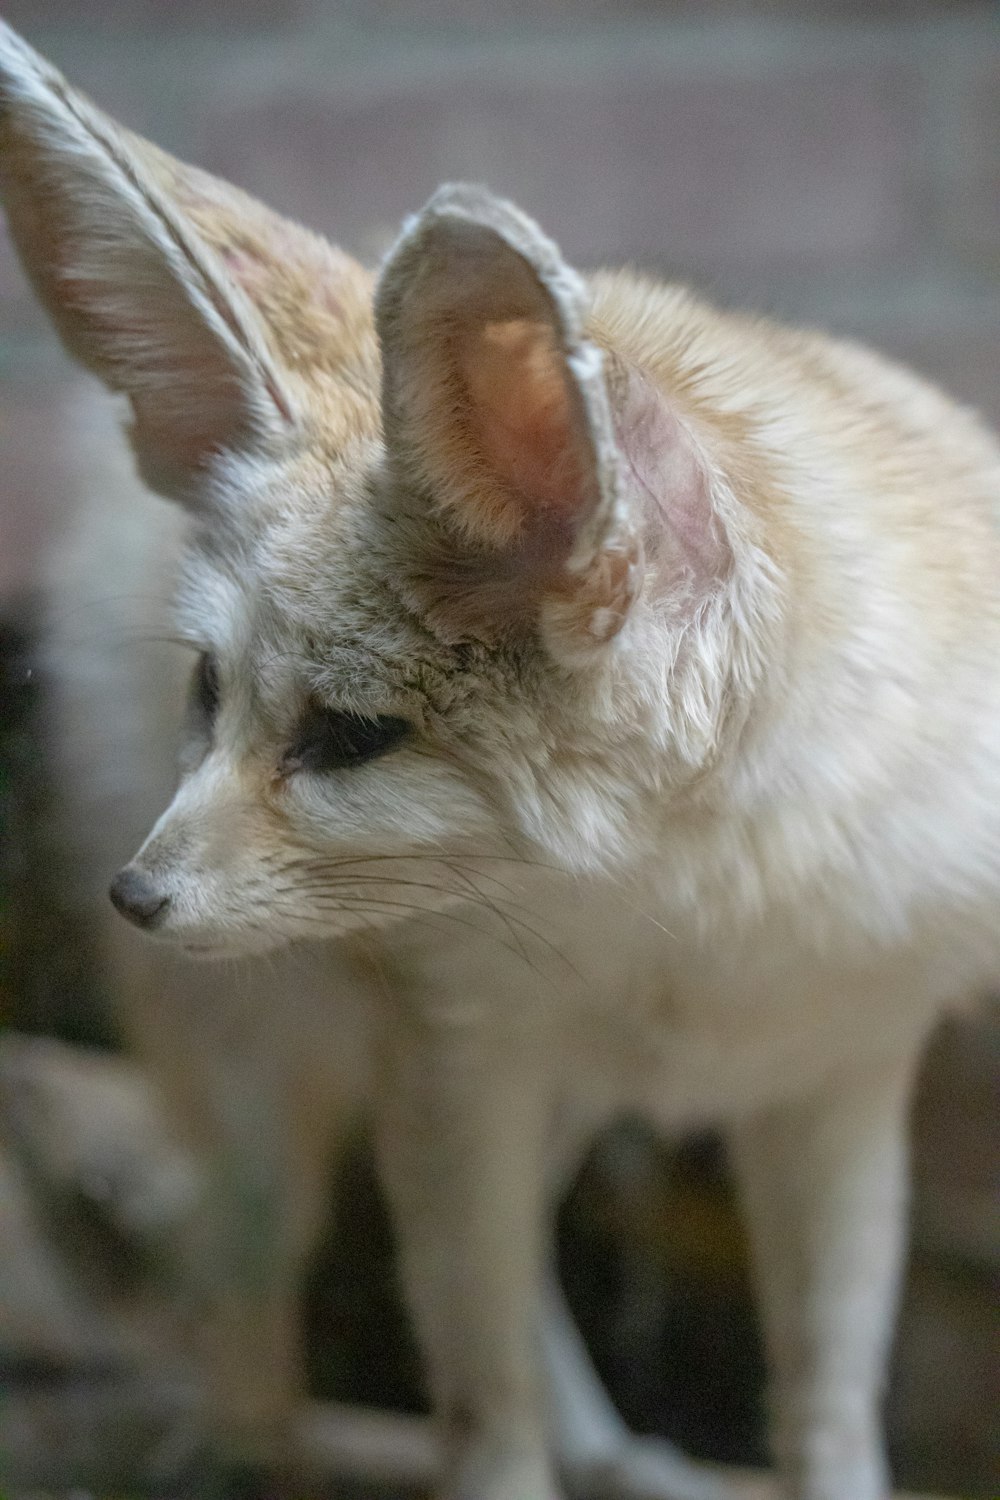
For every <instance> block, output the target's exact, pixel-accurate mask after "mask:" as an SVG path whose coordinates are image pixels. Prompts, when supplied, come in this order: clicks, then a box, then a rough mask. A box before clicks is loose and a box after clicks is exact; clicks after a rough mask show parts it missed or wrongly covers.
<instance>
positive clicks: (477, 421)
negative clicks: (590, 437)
mask: <svg viewBox="0 0 1000 1500" xmlns="http://www.w3.org/2000/svg"><path fill="white" fill-rule="evenodd" d="M458 369H459V374H460V376H461V379H462V382H463V385H464V389H465V392H466V396H467V400H468V419H469V422H470V427H471V431H472V436H473V437H474V439H475V441H476V443H477V446H478V448H479V450H480V452H481V454H482V457H483V461H484V462H485V464H486V466H487V468H488V469H489V470H490V471H491V472H492V474H493V475H494V476H495V477H496V479H497V480H499V482H500V483H501V484H502V485H503V486H504V488H506V489H507V490H509V491H510V492H511V495H512V499H514V500H515V501H516V502H519V503H520V505H521V506H523V507H526V508H527V509H529V510H538V509H542V510H549V511H556V512H560V513H562V514H563V515H566V516H569V515H571V514H572V513H573V512H575V511H576V510H577V509H578V507H579V506H580V504H581V501H582V500H583V498H584V497H583V493H582V491H583V475H584V466H583V462H582V455H581V453H580V443H581V435H580V433H579V431H578V427H577V418H576V414H575V412H574V409H573V404H572V399H571V396H570V392H569V390H568V388H567V383H566V376H565V372H564V368H563V360H562V355H561V353H560V351H559V350H558V349H557V348H556V346H555V340H554V336H553V334H552V331H551V329H550V328H548V327H547V326H546V325H545V324H544V323H540V322H536V321H534V320H532V319H528V318H516V319H511V320H509V321H506V322H496V323H486V324H484V325H482V326H481V327H479V328H477V329H476V330H475V331H474V332H472V333H469V334H467V335H466V336H465V337H464V339H463V340H462V343H461V347H460V349H459V352H458Z"/></svg>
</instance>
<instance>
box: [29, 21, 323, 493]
mask: <svg viewBox="0 0 1000 1500" xmlns="http://www.w3.org/2000/svg"><path fill="white" fill-rule="evenodd" d="M185 171H186V169H182V168H181V167H180V164H179V163H174V162H172V161H171V160H170V158H168V157H166V156H164V155H163V154H162V153H160V152H158V151H156V150H155V149H154V148H153V147H151V146H148V145H147V143H146V142H144V141H141V140H140V139H138V138H137V137H135V136H132V135H130V134H129V133H128V132H126V131H124V130H121V129H120V128H119V127H118V126H116V125H115V124H114V122H113V121H111V120H109V119H108V118H107V117H106V116H104V115H102V114H101V113H100V112H99V111H98V110H96V109H95V108H94V107H93V106H92V105H91V104H90V103H89V102H88V101H87V100H86V99H84V98H83V97H82V96H81V95H79V94H77V93H75V92H74V91H73V90H72V89H70V88H69V86H68V85H67V84H66V82H65V80H64V79H63V78H62V77H61V76H60V75H59V74H58V73H57V72H56V71H55V69H53V68H51V67H50V66H49V65H48V64H47V63H46V62H45V61H44V59H42V58H41V57H39V56H38V55H37V53H35V52H33V51H32V50H31V48H30V47H28V46H27V45H26V44H25V43H24V42H23V41H22V40H21V39H20V38H19V37H18V36H17V35H16V34H15V33H14V32H13V31H11V29H10V28H9V27H7V26H5V25H4V24H3V23H2V22H0V190H2V195H3V199H4V202H5V206H6V209H7V214H8V219H9V223H10V228H11V232H12V234H13V238H14V241H15V243H16V244H17V247H18V249H19V251H20V255H21V258H22V261H23V263H24V266H25V269H26V270H27V272H28V274H29V276H30V277H31V279H32V281H33V282H34V285H35V288H36V290H37V292H38V295H39V297H40V298H41V300H42V302H43V303H44V305H45V307H46V308H47V310H48V312H49V314H50V315H51V317H52V319H53V321H54V322H55V324H56V326H57V328H58V330H59V332H60V334H61V335H62V338H63V341H64V342H65V344H66V345H67V347H68V348H69V350H70V352H71V353H73V354H74V355H75V356H76V357H77V358H78V359H80V360H81V361H82V363H84V364H85V365H87V366H88V367H89V368H90V369H91V370H93V371H94V372H95V373H96V374H98V375H99V376H100V377H101V378H102V379H103V380H104V381H105V383H106V384H107V385H109V386H110V387H112V389H114V390H116V391H120V392H122V393H123V394H125V395H126V396H128V398H129V400H130V402H131V405H132V408H133V412H134V417H135V421H134V428H133V442H134V444H135V447H136V451H137V454H138V457H139V461H140V466H141V468H142V471H143V474H144V476H145V478H146V479H147V480H148V482H150V483H151V484H152V485H153V486H154V487H155V488H157V489H159V490H161V491H162V492H163V493H166V494H170V495H173V496H175V497H179V498H186V497H188V496H189V495H191V494H192V493H193V492H194V490H195V489H196V487H197V479H198V476H199V474H200V473H201V471H202V470H203V469H204V466H205V464H206V463H207V462H208V460H209V459H210V458H211V456H212V455H213V454H215V453H217V452H219V451H220V450H226V449H234V448H235V449H238V448H241V447H251V448H253V447H260V446H261V445H263V444H267V443H270V442H273V441H275V440H280V438H281V437H282V436H283V435H284V434H285V433H286V432H287V431H288V430H289V429H290V428H291V427H293V426H294V424H295V417H296V414H295V409H294V400H293V397H292V395H291V394H290V391H289V388H288V384H287V382H286V380H285V377H284V372H283V371H282V369H281V367H280V364H279V363H278V362H277V361H276V360H275V358H274V354H273V351H272V348H271V347H270V345H269V341H268V337H267V334H266V330H265V327H264V324H263V322H262V321H261V319H260V317H259V316H258V314H257V312H256V310H255V308H254V306H253V304H252V302H251V300H250V298H249V297H248V296H247V295H246V294H245V293H244V291H243V290H242V288H241V287H240V285H239V284H238V280H237V279H236V278H234V277H233V276H231V275H230V274H229V273H228V271H227V269H226V265H225V263H224V260H223V257H222V256H221V255H220V254H219V253H218V251H217V249H216V248H213V246H212V245H211V244H210V243H209V242H208V240H207V239H206V238H204V237H203V236H202V235H201V234H199V233H198V231H197V230H196V228H195V226H194V222H193V220H192V218H191V217H190V216H189V215H188V214H186V213H185V212H184V210H183V209H182V208H181V207H180V206H179V203H178V200H177V195H176V192H175V191H174V189H175V188H176V187H177V185H178V183H180V182H181V181H182V179H183V173H184V172H185ZM189 177H190V181H191V182H195V181H196V180H197V174H189ZM203 180H204V181H206V182H207V181H209V180H208V179H203Z"/></svg>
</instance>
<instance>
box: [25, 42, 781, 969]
mask: <svg viewBox="0 0 1000 1500" xmlns="http://www.w3.org/2000/svg"><path fill="white" fill-rule="evenodd" d="M0 185H2V188H3V193H4V197H5V201H6V206H7V212H8V217H9V222H10V227H11V231H12V234H13V237H14V240H15V242H16V244H17V246H18V248H19V251H20V254H21V257H22V260H23V262H24V266H25V268H26V270H27V272H28V274H29V276H30V277H31V278H32V281H33V283H34V285H35V287H36V289H37V292H38V295H39V296H40V298H41V300H42V301H43V303H44V305H45V306H46V308H47V309H48V311H49V313H50V315H51V317H52V319H53V321H54V322H55V324H56V327H57V328H58V330H59V333H60V334H61V336H62V339H63V341H64V343H65V344H66V346H67V347H68V349H69V350H70V351H71V352H72V354H73V355H75V356H76V357H77V358H78V359H79V360H80V361H82V363H83V364H85V365H86V366H87V367H88V368H89V369H90V370H92V371H94V372H95V373H96V374H97V375H98V376H99V377H100V378H101V379H102V380H103V381H104V382H105V383H106V384H107V385H108V386H109V387H110V388H111V389H112V390H114V391H116V392H118V393H120V394H121V395H122V396H124V397H125V398H126V400H127V403H128V406H129V408H130V416H131V421H130V428H129V435H130V440H131V443H132V446H133V449H134V451H135V455H136V459H137V462H138V466H139V470H140V472H141V474H142V476H143V478H144V480H145V481H146V483H147V484H148V485H149V486H150V487H151V488H153V489H154V490H156V491H158V492H160V493H161V494H163V495H165V496H167V497H169V498H170V499H172V500H174V501H176V502H177V503H178V504H179V505H181V506H183V507H185V509H186V511H187V512H188V513H189V516H190V527H189V545H188V550H187V555H186V559H185V562H184V566H183V572H182V577H181V580H180V584H179V588H178V595H177V621H178V630H179V632H180V633H181V634H182V635H183V637H184V638H185V639H186V640H187V641H188V642H190V645H191V647H192V650H193V651H194V652H195V653H196V658H197V664H196V666H195V668H194V674H193V682H192V687H191V693H190V706H189V726H188V736H187V747H186V750H185V752H184V757H183V764H182V776H181V780H180V785H179V789H178V791H177V794H176V796H175V798H174V800H173V802H172V803H171V804H170V806H169V807H168V808H167V809H166V811H165V812H164V813H163V815H162V817H161V818H160V820H159V822H158V823H157V824H156V826H155V827H154V828H153V829H152V831H151V833H150V834H149V837H148V838H147V840H146V842H145V843H144V844H143V846H142V848H141V849H140V850H139V851H138V853H137V854H136V856H135V859H134V860H133V862H132V863H131V864H130V865H128V866H127V867H126V868H125V869H124V870H123V871H121V872H120V873H119V875H118V877H117V878H116V880H115V882H114V885H113V887H112V898H113V899H114V900H115V902H116V904H117V905H118V906H119V907H120V908H121V909H122V910H123V912H124V913H125V914H126V915H128V916H129V917H130V918H131V919H132V920H134V921H136V922H137V923H139V924H140V925H143V926H146V927H149V928H152V929H155V931H156V932H157V934H158V935H160V936H163V937H166V938H170V939H173V940H176V941H178V942H180V943H182V944H184V945H185V946H186V947H188V948H190V949H193V950H204V951H210V952H220V951H225V952H238V951H248V950H251V949H255V948H266V947H270V946H273V945H275V944H277V943H280V942H283V941H286V940H289V939H294V938H297V937H303V936H304V937H309V938H316V937H321V936H325V935H334V934H339V933H342V932H344V931H345V930H348V929H350V928H351V927H352V925H354V924H355V923H357V922H360V921H361V920H365V921H371V920H373V919H374V920H379V921H382V920H384V921H390V920H392V919H394V918H395V917H397V916H399V915H400V914H402V913H405V911H407V910H409V909H410V906H411V905H412V904H413V903H418V904H420V903H430V904H432V905H433V904H435V903H440V902H445V901H451V900H454V899H461V897H462V895H463V885H462V879H463V878H464V877H462V875H461V872H459V874H456V867H455V865H454V864H453V861H454V860H459V859H460V860H463V861H466V862H468V861H470V860H471V861H476V860H487V859H490V858H501V857H504V856H508V855H510V856H512V857H513V856H516V857H524V858H532V859H535V860H538V861H539V862H545V863H550V864H553V865H555V866H558V867H560V868H562V869H565V870H568V871H571V872H594V871H602V870H607V871H611V872H614V873H615V875H616V877H618V876H620V875H621V874H622V872H623V871H628V870H629V869H633V868H635V867H637V866H638V865H639V864H641V862H642V861H644V860H648V859H649V858H651V857H653V856H654V855H655V854H660V853H662V823H663V809H664V807H665V806H668V805H674V806H676V805H678V802H681V803H683V801H684V799H685V798H688V799H690V798H691V797H696V796H697V795H698V788H699V786H700V785H701V784H702V782H703V780H704V777H705V774H706V771H707V770H708V769H709V768H710V767H712V766H713V765H714V764H715V763H716V762H717V761H718V760H719V759H720V757H723V756H724V755H725V751H726V746H727V744H730V743H731V742H732V740H733V738H734V735H735V730H736V729H737V728H738V727H739V724H740V722H741V718H742V716H743V715H744V713H745V705H746V703H747V702H748V700H749V696H750V694H751V691H752V689H753V686H754V683H755V681H756V680H757V677H758V676H759V673H760V670H761V667H760V662H761V641H762V636H763V635H764V634H766V631H765V627H764V625H763V623H762V622H763V621H764V620H765V618H766V615H767V589H766V587H765V580H766V575H767V561H766V557H765V555H764V553H763V552H762V551H761V550H760V547H759V545H758V539H757V537H756V534H755V531H754V523H753V522H752V521H751V520H750V518H749V514H748V513H746V512H745V511H744V510H741V509H740V508H739V507H737V506H736V504H735V503H734V502H733V499H732V495H731V493H730V490H729V488H728V486H727V484H726V482H725V481H724V480H723V478H722V473H723V470H722V468H721V467H720V465H719V463H718V462H717V450H718V446H719V444H720V443H722V442H723V441H724V434H723V433H722V430H721V429H713V428H712V427H711V424H709V423H707V422H706V421H705V420H704V417H703V414H702V412H701V405H700V398H699V394H698V390H697V374H696V371H692V372H689V373H688V375H687V377H686V378H681V377H680V376H676V377H675V378H673V382H672V386H671V382H670V379H668V373H669V370H670V369H673V368H674V367H675V366H677V363H678V360H679V359H680V356H681V355H682V353H683V350H684V347H685V341H686V337H687V335H686V326H687V324H688V322H690V319H691V318H692V317H693V316H694V314H693V312H692V310H691V306H692V305H691V304H690V303H689V302H688V301H687V300H686V299H685V296H684V294H682V293H679V292H674V293H665V292H663V291H662V290H661V291H660V292H658V293H657V296H658V297H659V298H660V301H661V303H662V301H663V299H664V298H665V297H666V298H667V300H668V301H669V303H670V306H669V318H667V320H666V324H664V317H663V312H662V309H661V310H660V311H659V312H657V311H656V309H655V308H654V307H653V305H652V293H651V292H650V290H649V289H648V288H644V287H643V286H642V284H641V283H636V282H635V281H631V282H627V280H626V279H624V278H616V277H614V276H598V277H594V278H591V279H590V280H589V281H588V282H584V281H583V280H582V279H581V278H580V277H579V276H578V275H577V274H576V273H575V272H574V271H572V270H571V269H570V268H569V267H568V266H567V265H566V264H565V263H564V261H563V260H562V258H561V256H560V254H559V251H558V250H557V248H556V246H555V245H554V244H553V243H552V242H551V240H549V239H548V238H546V237H545V236H544V235H543V233H542V232H541V231H540V230H539V229H538V228H537V227H536V225H535V224H534V223H532V222H531V220H529V219H528V218H527V217H526V216H525V215H524V214H522V213H521V212H520V211H518V210H517V209H516V208H514V207H513V206H511V205H510V204H509V203H506V202H503V201H500V200H498V199H497V198H495V197H493V196H492V195H491V194H489V193H488V192H486V191H485V190H483V189H481V188H475V187H462V186H451V187H445V188H442V189H441V190H440V191H439V192H438V193H437V194H435V196H434V197H433V198H432V199H431V201H430V203H429V204H428V205H427V206H426V208H425V209H424V210H423V211H422V212H421V213H420V214H418V215H417V216H416V217H415V218H413V219H412V220H410V221H408V222H407V224H406V225H405V226H404V228H403V231H402V234H401V236H400V238H399V240H398V242H397V244H396V246H395V248H394V249H393V250H392V251H391V253H390V254H389V256H388V258H387V260H386V262H385V264H384V265H383V267H382V269H381V272H380V274H379V275H378V276H377V277H372V276H371V275H370V274H369V273H368V272H366V271H365V270H364V269H362V267H360V266H359V265H358V264H356V263H355V262H354V261H353V260H352V259H350V258H349V257H348V256H347V255H345V254H343V253H342V252H341V251H339V250H337V249H335V248H334V247H332V246H331V245H330V244H328V243H327V242H326V241H324V240H323V239H321V238H319V237H317V236H316V235H314V234H311V233H309V232H308V231H306V230H304V229H302V228H300V227H298V226H297V225H294V224H290V223H288V222H286V221H284V220H283V219H281V218H280V217H278V216H277V215H276V214H274V213H272V212H270V211H269V210H267V209H266V208H264V207H263V206H261V205H260V204H258V203H256V202H254V201H253V200H251V199H250V198H248V197H246V196H245V195H244V194H242V193H241V192H239V191H238V190H236V189H235V188H232V187H230V186H229V185H227V184H224V183H221V182H218V181H216V180H215V179H213V178H211V177H209V176H208V175H206V174H205V173H203V172H201V171H198V170H195V169H192V168H189V167H186V166H182V165H181V164H180V163H178V162H176V161H174V160H172V159H171V158H169V157H167V156H166V155H165V154H163V153H161V152H160V151H159V150H157V149H156V148H155V147H153V146H151V145H149V144H148V143H146V142H144V141H142V140H140V139H138V138H137V137H135V136H133V135H131V134H129V133H128V132H126V131H124V130H123V129H121V128H119V127H118V126H117V125H115V124H114V123H113V122H111V121H110V120H109V119H107V118H106V117H105V116H103V115H102V114H101V113H99V112H98V111H97V110H96V109H95V108H94V107H93V106H92V105H91V104H90V103H89V102H88V101H86V100H85V99H83V98H82V97H81V96H79V95H78V94H76V93H75V92H73V91H72V90H71V89H70V88H69V87H68V86H67V85H66V83H65V82H64V80H63V79H62V78H61V77H60V76H59V75H58V74H57V73H56V72H55V71H54V70H52V69H51V68H50V67H49V66H48V65H47V64H46V63H45V62H44V61H43V60H42V59H40V58H39V57H38V56H37V55H36V54H35V53H33V52H32V51H31V50H30V49H29V48H28V47H26V46H25V44H24V43H23V42H21V41H20V39H19V38H17V37H16V36H15V35H14V34H13V33H12V32H11V31H10V30H9V29H7V28H5V27H0ZM664 327H666V328H667V329H668V332H667V333H664ZM467 868H470V866H469V865H468V863H466V864H465V865H463V866H462V869H467Z"/></svg>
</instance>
